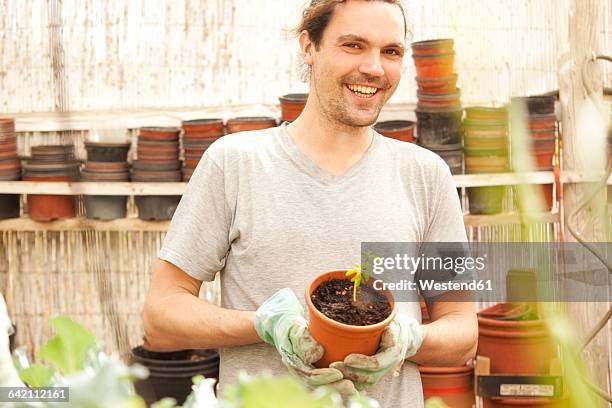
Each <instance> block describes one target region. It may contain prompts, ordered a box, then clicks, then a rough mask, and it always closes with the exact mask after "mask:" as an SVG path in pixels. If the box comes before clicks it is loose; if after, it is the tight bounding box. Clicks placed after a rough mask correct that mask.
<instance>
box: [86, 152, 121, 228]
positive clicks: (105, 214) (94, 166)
mask: <svg viewBox="0 0 612 408" xmlns="http://www.w3.org/2000/svg"><path fill="white" fill-rule="evenodd" d="M85 149H86V150H87V162H86V163H85V167H84V168H83V170H82V171H81V180H82V181H98V182H120V181H129V179H130V171H129V166H128V163H127V155H128V151H129V150H130V144H129V143H127V142H126V143H107V142H85ZM84 201H85V216H86V217H87V218H91V219H100V220H113V219H117V218H125V216H126V213H127V196H114V195H108V196H107V195H86V196H85V197H84Z"/></svg>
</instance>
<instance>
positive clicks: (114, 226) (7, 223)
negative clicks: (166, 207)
mask: <svg viewBox="0 0 612 408" xmlns="http://www.w3.org/2000/svg"><path fill="white" fill-rule="evenodd" d="M538 217H539V218H540V219H541V220H542V222H543V223H553V222H555V221H556V220H557V213H542V214H538ZM464 222H465V225H466V227H476V226H490V225H507V224H520V222H521V218H520V215H519V214H518V213H516V212H510V213H502V214H494V215H472V214H465V215H464ZM169 226H170V221H145V220H141V219H139V218H120V219H116V220H111V221H100V220H90V219H87V218H84V217H78V218H68V219H65V220H56V221H48V222H40V221H33V220H31V219H30V218H28V217H21V218H11V219H7V220H0V231H24V232H32V231H89V230H91V231H144V232H165V231H167V230H168V227H169Z"/></svg>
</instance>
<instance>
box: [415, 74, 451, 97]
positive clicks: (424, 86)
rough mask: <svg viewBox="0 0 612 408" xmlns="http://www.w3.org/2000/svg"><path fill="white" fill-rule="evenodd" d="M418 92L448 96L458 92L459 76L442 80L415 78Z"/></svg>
mask: <svg viewBox="0 0 612 408" xmlns="http://www.w3.org/2000/svg"><path fill="white" fill-rule="evenodd" d="M415 80H416V83H417V86H418V92H423V93H430V94H447V93H454V92H457V74H454V75H451V76H449V77H442V78H419V77H415Z"/></svg>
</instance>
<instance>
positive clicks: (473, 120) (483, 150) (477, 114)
mask: <svg viewBox="0 0 612 408" xmlns="http://www.w3.org/2000/svg"><path fill="white" fill-rule="evenodd" d="M465 111H466V118H465V121H464V122H463V133H464V135H463V145H464V148H465V172H466V173H467V174H478V173H503V172H507V171H508V167H509V166H508V111H507V109H506V108H488V107H478V106H477V107H471V108H467V109H466V110H465ZM505 191H506V187H505V186H490V187H469V188H468V189H467V194H468V199H469V208H470V213H472V214H496V213H499V212H501V211H502V203H503V198H504V194H505Z"/></svg>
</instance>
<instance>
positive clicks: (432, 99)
mask: <svg viewBox="0 0 612 408" xmlns="http://www.w3.org/2000/svg"><path fill="white" fill-rule="evenodd" d="M417 97H418V98H419V102H418V105H417V108H418V109H420V110H422V109H432V108H433V109H436V108H438V109H439V108H448V109H461V101H460V92H459V90H456V91H455V92H450V93H445V94H442V93H424V92H417Z"/></svg>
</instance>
